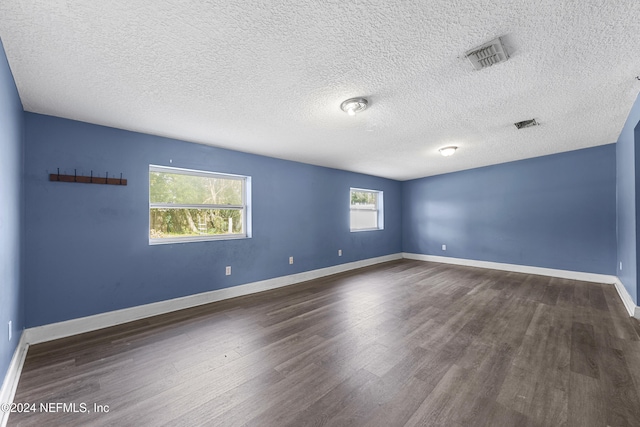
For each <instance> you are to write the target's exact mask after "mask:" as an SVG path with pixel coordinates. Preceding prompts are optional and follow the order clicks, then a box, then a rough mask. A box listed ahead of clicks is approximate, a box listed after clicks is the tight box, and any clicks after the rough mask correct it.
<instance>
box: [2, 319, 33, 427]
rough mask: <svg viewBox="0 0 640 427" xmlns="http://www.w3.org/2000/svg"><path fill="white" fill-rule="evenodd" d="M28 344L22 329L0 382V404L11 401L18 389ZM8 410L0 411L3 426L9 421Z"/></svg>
mask: <svg viewBox="0 0 640 427" xmlns="http://www.w3.org/2000/svg"><path fill="white" fill-rule="evenodd" d="M28 349H29V344H28V343H27V334H26V333H25V331H22V335H20V341H19V342H18V346H17V347H16V350H15V351H14V352H13V357H12V358H11V363H9V369H8V370H7V374H6V375H5V377H4V381H3V382H2V388H1V389H0V404H2V403H12V402H13V398H14V396H15V395H16V390H17V389H18V381H19V380H20V374H21V373H22V367H23V366H24V359H25V358H26V357H27V350H28ZM9 415H10V412H5V411H0V426H2V427H4V426H6V425H7V422H8V421H9Z"/></svg>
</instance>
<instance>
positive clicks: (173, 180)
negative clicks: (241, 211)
mask: <svg viewBox="0 0 640 427" xmlns="http://www.w3.org/2000/svg"><path fill="white" fill-rule="evenodd" d="M242 184H243V181H242V180H239V179H225V178H218V177H204V176H195V175H184V174H177V173H168V172H153V171H152V172H149V201H150V202H151V203H176V204H189V205H200V204H208V205H242Z"/></svg>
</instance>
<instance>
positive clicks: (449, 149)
mask: <svg viewBox="0 0 640 427" xmlns="http://www.w3.org/2000/svg"><path fill="white" fill-rule="evenodd" d="M457 149H458V147H456V146H453V145H450V146H448V147H442V148H441V149H439V150H438V151H439V152H440V154H442V155H443V156H445V157H449V156H451V155H453V153H455V152H456V150H457Z"/></svg>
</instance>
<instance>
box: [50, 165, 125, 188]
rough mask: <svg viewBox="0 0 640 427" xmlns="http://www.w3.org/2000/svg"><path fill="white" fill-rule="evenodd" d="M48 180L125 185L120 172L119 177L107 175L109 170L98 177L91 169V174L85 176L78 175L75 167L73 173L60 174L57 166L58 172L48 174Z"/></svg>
mask: <svg viewBox="0 0 640 427" xmlns="http://www.w3.org/2000/svg"><path fill="white" fill-rule="evenodd" d="M49 181H60V182H82V183H85V184H107V185H127V180H126V179H123V178H122V174H120V178H113V177H109V172H106V173H105V176H104V177H99V176H93V171H91V175H90V176H86V175H78V174H77V173H76V169H74V170H73V175H60V168H58V173H52V174H49Z"/></svg>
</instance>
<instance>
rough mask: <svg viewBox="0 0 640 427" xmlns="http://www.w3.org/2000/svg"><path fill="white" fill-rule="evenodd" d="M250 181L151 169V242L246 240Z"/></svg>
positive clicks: (243, 178)
mask: <svg viewBox="0 0 640 427" xmlns="http://www.w3.org/2000/svg"><path fill="white" fill-rule="evenodd" d="M249 182H250V178H249V177H246V176H238V175H226V174H220V173H213V172H205V171H196V170H189V169H178V168H169V167H164V166H154V165H150V166H149V243H150V244H158V243H180V242H194V241H202V240H220V239H234V238H243V237H247V191H248V188H247V187H248V185H249Z"/></svg>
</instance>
